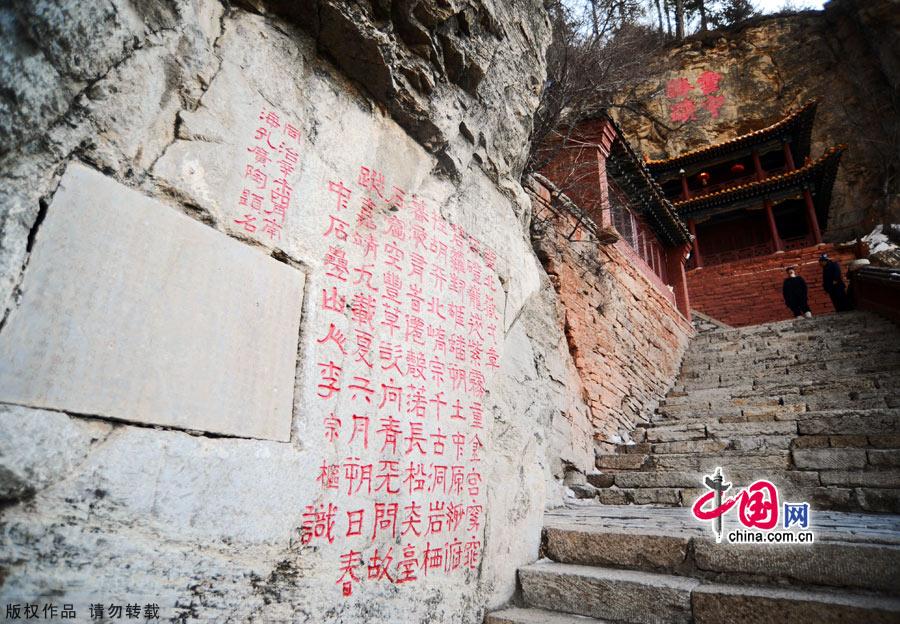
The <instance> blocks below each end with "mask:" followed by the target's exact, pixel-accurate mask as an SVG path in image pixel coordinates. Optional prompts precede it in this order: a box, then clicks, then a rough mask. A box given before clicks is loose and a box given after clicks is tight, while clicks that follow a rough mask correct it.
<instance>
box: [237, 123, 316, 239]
mask: <svg viewBox="0 0 900 624" xmlns="http://www.w3.org/2000/svg"><path fill="white" fill-rule="evenodd" d="M299 144H300V131H299V130H298V129H297V127H296V126H295V125H293V124H292V123H290V122H289V121H287V120H286V119H284V118H283V116H282V115H279V114H278V113H277V112H275V111H271V110H267V109H262V110H261V111H260V112H259V119H258V127H257V129H256V131H255V132H254V134H253V137H252V139H251V142H250V144H249V145H247V146H246V152H247V162H246V164H245V166H244V170H243V172H242V173H243V188H242V189H241V191H240V195H239V197H238V200H237V209H238V210H237V211H238V213H239V214H240V215H241V216H240V217H238V218H235V219H234V220H233V221H234V223H235V224H236V225H239V226H241V228H242V229H243V230H244V232H246V233H247V234H252V235H254V236H264V237H267V238H268V239H269V240H271V241H277V240H280V239H281V232H282V230H283V229H284V225H285V220H286V219H287V215H288V212H289V210H290V205H291V200H292V199H293V198H294V188H293V186H292V185H291V183H290V180H291V179H293V174H294V173H295V171H296V170H297V168H298V166H299V163H300V153H299V151H298V150H299Z"/></svg>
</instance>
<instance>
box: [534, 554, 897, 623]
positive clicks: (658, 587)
mask: <svg viewBox="0 0 900 624" xmlns="http://www.w3.org/2000/svg"><path fill="white" fill-rule="evenodd" d="M519 579H520V581H521V584H522V593H523V598H524V600H525V602H526V604H528V605H529V606H530V607H537V608H540V609H545V610H549V611H552V612H561V613H565V614H576V615H582V616H587V617H593V618H603V619H608V620H613V621H616V622H623V623H631V624H657V623H659V624H663V623H667V624H668V623H685V624H688V623H690V622H695V623H696V624H732V623H734V622H741V623H742V624H744V623H759V624H771V623H772V622H781V621H787V622H794V621H796V622H816V623H817V624H818V623H823V624H846V623H848V622H865V623H867V624H870V623H874V624H882V623H884V624H887V623H892V624H896V622H897V621H898V620H900V600H898V599H897V598H889V597H885V596H882V595H876V594H872V593H868V592H862V591H851V590H847V589H835V588H832V587H828V588H824V587H819V586H814V587H790V588H785V587H769V586H764V585H757V584H749V583H746V584H745V583H742V584H740V585H738V584H724V583H711V582H704V581H701V580H699V579H694V578H690V577H681V576H675V575H670V574H660V573H656V572H644V571H637V570H623V569H616V568H606V567H594V566H584V565H574V564H564V563H556V562H540V563H537V564H534V565H531V566H527V567H525V568H522V569H520V570H519Z"/></svg>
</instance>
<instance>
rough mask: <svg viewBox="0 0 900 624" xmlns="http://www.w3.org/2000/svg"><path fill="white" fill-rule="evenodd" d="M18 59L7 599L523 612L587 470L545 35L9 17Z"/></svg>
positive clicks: (465, 19) (286, 617) (193, 11)
mask: <svg viewBox="0 0 900 624" xmlns="http://www.w3.org/2000/svg"><path fill="white" fill-rule="evenodd" d="M0 36H2V38H3V41H4V46H3V47H2V50H0V193H2V197H3V201H2V202H0V386H2V387H0V501H2V502H0V505H2V507H3V517H2V521H0V601H2V602H3V603H4V604H7V603H8V604H16V605H20V606H21V605H23V604H39V605H40V606H41V607H43V605H44V604H49V603H53V604H54V605H55V607H54V608H56V609H57V612H58V610H59V609H60V608H61V607H62V605H63V604H70V605H72V606H73V610H74V611H75V612H76V614H77V616H76V617H77V618H78V619H86V618H88V617H89V610H88V605H91V604H95V603H106V604H107V605H108V604H111V603H114V604H119V605H125V604H139V605H140V609H141V611H143V610H144V606H145V605H148V604H149V605H153V604H156V605H158V606H159V607H160V617H161V618H162V619H163V620H172V621H184V620H187V619H194V618H200V619H203V620H204V621H226V620H234V621H259V622H275V621H291V622H317V623H319V622H321V623H325V622H334V623H337V622H351V621H353V622H356V621H359V622H362V621H365V622H372V623H373V624H374V623H378V622H384V623H385V624H387V623H391V624H393V623H397V622H434V623H451V622H453V623H458V624H463V623H470V622H476V621H480V620H481V618H482V614H483V612H484V610H485V609H486V608H491V607H494V606H497V605H499V604H502V603H504V602H506V601H507V600H508V599H509V598H510V596H512V594H513V592H514V591H515V583H516V579H515V568H516V566H517V565H519V564H521V563H525V562H528V561H533V560H534V559H536V558H537V556H538V548H539V541H540V525H541V518H542V513H543V510H544V508H545V506H546V505H547V504H548V502H550V501H554V500H559V499H561V497H562V495H563V493H564V490H563V487H562V482H561V480H562V477H563V474H564V469H565V467H569V468H572V467H574V468H577V469H580V470H582V471H585V472H586V471H588V470H589V469H590V467H591V466H592V464H593V460H594V457H593V448H592V442H591V431H590V424H589V423H588V421H587V416H586V413H587V408H586V406H585V404H584V402H583V400H582V389H581V386H580V381H579V379H578V376H577V372H575V368H574V365H573V364H572V361H571V356H570V354H569V352H568V350H567V349H566V341H565V337H564V335H563V333H562V329H561V327H560V324H559V318H558V312H557V308H556V305H557V302H556V301H555V299H554V297H553V294H552V289H548V288H547V286H546V279H547V278H546V275H544V274H543V272H542V270H541V268H540V264H539V262H538V261H537V259H536V257H535V255H534V252H533V250H532V247H531V242H530V236H529V232H528V221H529V211H530V199H529V198H528V196H527V195H526V194H525V192H524V190H523V189H522V187H521V186H520V184H519V181H518V180H519V176H520V172H521V168H522V163H523V161H524V158H525V155H526V153H527V137H528V134H529V131H530V124H531V115H532V112H533V110H534V108H535V106H536V105H537V98H538V89H539V87H540V85H541V81H542V79H543V74H544V51H545V48H546V46H547V43H548V40H549V23H548V20H547V17H546V14H545V11H544V8H543V5H542V3H541V2H540V1H539V0H527V1H525V2H517V3H515V5H514V7H513V5H511V4H509V3H505V2H500V1H495V0H481V1H475V2H465V3H463V2H445V1H443V0H440V1H431V0H429V1H423V2H402V3H393V4H391V3H386V2H380V1H379V2H371V3H367V2H354V3H345V2H328V1H322V2H318V3H309V2H300V3H294V2H290V3H289V2H276V1H272V2H261V1H260V2H256V1H254V2H250V1H249V0H248V1H246V2H240V3H230V2H219V1H217V0H191V1H175V0H111V1H109V2H104V3H93V2H78V1H76V0H71V1H63V2H59V1H56V0H53V1H50V0H48V1H43V0H38V1H31V0H21V1H20V0H15V1H13V2H7V3H4V4H3V6H2V7H0ZM387 263H390V264H391V266H388V264H387ZM425 263H427V269H426V268H425V267H426V264H425ZM451 266H452V267H453V269H452V270H451ZM398 267H400V268H398ZM388 282H389V284H388ZM400 282H402V286H401V285H400ZM364 291H365V292H364ZM376 297H377V299H376ZM383 297H388V298H389V299H390V300H388V299H383ZM354 301H355V303H354ZM374 305H377V306H378V307H377V315H375V314H376V313H375V312H374V310H375V308H374V307H373V306H374ZM464 307H465V310H463V308H464ZM354 310H355V311H354ZM451 311H452V312H451ZM389 312H390V314H388V313H389ZM354 319H355V320H354ZM383 321H385V322H387V323H388V325H389V326H390V327H389V326H388V325H382V322H383ZM426 322H427V325H426ZM357 323H360V324H359V325H357ZM460 328H463V329H460ZM407 331H409V333H407ZM476 338H482V339H483V341H484V342H483V343H479V342H476ZM448 345H449V348H448ZM439 351H440V357H438V355H439ZM353 354H355V355H353ZM426 354H427V358H428V359H427V360H425V357H426ZM381 358H383V359H381ZM460 358H463V359H460ZM462 362H465V364H463V363H462ZM429 365H430V366H431V367H432V368H427V367H428V366H429ZM410 366H412V368H410ZM342 372H343V374H342V375H341V373H342ZM323 374H324V375H325V376H326V377H325V378H323V377H321V375H323ZM401 374H402V375H404V378H402V379H398V377H399V376H400V375H401ZM406 375H410V377H406ZM414 380H415V383H413V381H414ZM350 385H355V386H356V389H355V390H354V389H351V388H350V387H349V386H350ZM444 386H446V388H444ZM341 390H342V391H341ZM375 392H377V393H378V394H377V395H374V396H371V397H370V394H372V393H375ZM387 392H391V393H393V394H391V396H392V397H393V398H392V399H391V400H390V401H388V400H387V399H386V398H385V397H386V396H387V395H386V394H385V393H387ZM400 393H407V394H406V395H404V396H402V398H401V394H400ZM466 393H471V394H466ZM464 394H465V396H464ZM357 395H359V396H357ZM354 396H356V397H357V398H356V399H354V398H353V397H354ZM363 397H365V398H363ZM426 397H427V401H426V400H425V399H426ZM407 399H409V401H410V402H407ZM353 401H358V402H359V404H358V405H357V406H356V407H353V403H352V402H353ZM379 402H381V404H382V407H381V408H378V407H377V405H378V404H379ZM395 407H396V409H395ZM410 409H412V410H413V411H412V412H410V411H407V410H410ZM386 410H387V411H390V410H393V411H391V413H390V414H388V413H387V411H386ZM420 410H421V411H420ZM440 410H443V411H440ZM451 410H456V411H454V412H452V413H451ZM410 414H412V415H413V416H410ZM425 414H427V415H428V417H427V418H421V416H423V415H425ZM411 419H413V420H411ZM416 419H418V420H416ZM397 426H402V429H401V431H402V436H403V437H406V438H408V440H406V441H404V440H402V439H401V438H399V435H400V434H398V433H397V431H396V427H397ZM460 436H462V437H460ZM382 438H383V439H382ZM389 440H393V446H391V444H390V443H389ZM407 445H412V446H407ZM551 448H552V449H553V450H551ZM404 451H408V452H409V453H411V454H414V455H415V456H416V460H417V461H416V462H415V464H413V462H412V459H413V455H409V456H408V455H406V454H404ZM451 455H452V457H451ZM443 459H446V461H443ZM385 471H386V472H385ZM401 471H402V473H401ZM379 475H380V476H379ZM410 475H412V476H410ZM554 477H557V480H554ZM347 479H351V481H349V482H348V481H347ZM404 479H406V480H405V481H404ZM351 501H352V502H351ZM351 505H352V508H351ZM376 514H378V515H379V516H380V520H379V521H376V519H375V516H376ZM404 522H405V524H404ZM376 537H377V539H378V542H377V543H375V539H376ZM376 550H377V552H376ZM404 570H405V572H404ZM401 575H402V576H401ZM401 579H402V580H401ZM395 581H400V582H395Z"/></svg>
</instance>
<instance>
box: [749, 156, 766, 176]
mask: <svg viewBox="0 0 900 624" xmlns="http://www.w3.org/2000/svg"><path fill="white" fill-rule="evenodd" d="M751 154H752V155H753V168H754V169H756V179H757V180H765V179H766V172H765V171H764V170H763V168H762V162H761V161H760V160H759V150H753V151H752V152H751Z"/></svg>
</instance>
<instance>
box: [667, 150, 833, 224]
mask: <svg viewBox="0 0 900 624" xmlns="http://www.w3.org/2000/svg"><path fill="white" fill-rule="evenodd" d="M845 149H846V146H844V145H838V146H835V147H832V148H831V149H829V150H828V151H826V152H825V154H824V155H822V157H821V158H819V159H818V160H816V161H815V162H813V163H809V164H807V165H804V166H803V167H800V168H799V169H794V170H793V171H789V172H786V173H783V174H781V175H778V176H773V177H771V178H766V179H764V180H757V181H753V182H749V183H747V184H743V185H740V186H734V187H731V188H727V189H723V190H721V191H717V192H715V193H710V194H708V195H701V196H700V197H695V198H691V199H688V200H683V201H678V202H674V206H675V209H676V210H677V211H678V214H679V215H680V216H681V217H682V218H683V219H688V218H689V219H694V220H702V219H705V218H707V217H710V216H712V215H715V214H721V213H726V212H731V211H734V210H739V209H743V208H751V209H755V208H759V207H760V206H761V205H762V202H763V201H764V200H768V201H770V202H777V201H780V200H783V199H787V198H791V197H796V196H798V195H800V194H802V192H803V190H804V189H807V190H809V191H810V192H811V193H812V195H813V197H814V198H815V203H816V211H817V212H818V213H819V214H820V218H821V219H822V220H823V225H824V221H825V219H826V218H827V212H828V205H829V204H830V202H831V189H832V186H833V185H834V179H835V176H836V175H837V169H838V165H839V164H840V160H841V155H842V154H843V152H844V150H845Z"/></svg>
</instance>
